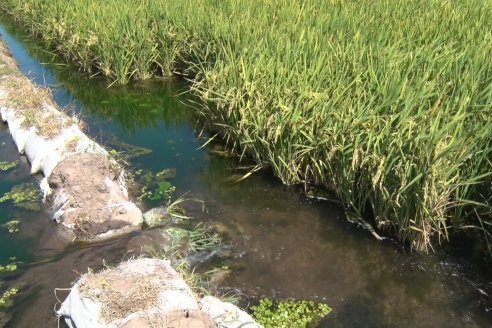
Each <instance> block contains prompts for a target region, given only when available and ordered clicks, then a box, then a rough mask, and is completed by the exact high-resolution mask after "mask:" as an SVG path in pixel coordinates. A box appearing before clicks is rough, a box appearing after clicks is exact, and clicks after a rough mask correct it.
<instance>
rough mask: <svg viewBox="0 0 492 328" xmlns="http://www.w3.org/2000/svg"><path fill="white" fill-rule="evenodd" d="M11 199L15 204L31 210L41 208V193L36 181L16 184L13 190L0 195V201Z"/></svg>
mask: <svg viewBox="0 0 492 328" xmlns="http://www.w3.org/2000/svg"><path fill="white" fill-rule="evenodd" d="M6 201H11V202H12V203H13V204H14V206H16V207H20V208H23V209H26V210H29V211H39V210H41V194H40V190H39V188H38V187H37V186H36V185H35V184H34V183H23V184H20V185H16V186H14V187H13V188H12V190H11V191H9V192H7V193H5V194H4V195H3V196H2V197H0V203H3V202H6Z"/></svg>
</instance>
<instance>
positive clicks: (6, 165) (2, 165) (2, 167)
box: [0, 161, 17, 171]
mask: <svg viewBox="0 0 492 328" xmlns="http://www.w3.org/2000/svg"><path fill="white" fill-rule="evenodd" d="M16 166H17V161H14V162H6V161H3V162H0V171H8V170H10V169H11V168H13V167H16Z"/></svg>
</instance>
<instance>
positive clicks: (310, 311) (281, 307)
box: [251, 298, 331, 328]
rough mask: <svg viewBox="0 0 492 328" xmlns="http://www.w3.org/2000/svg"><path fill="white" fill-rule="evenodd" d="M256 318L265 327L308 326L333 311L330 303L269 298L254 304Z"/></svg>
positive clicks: (298, 327) (252, 308)
mask: <svg viewBox="0 0 492 328" xmlns="http://www.w3.org/2000/svg"><path fill="white" fill-rule="evenodd" d="M251 310H252V311H253V316H254V318H255V319H256V320H257V321H258V323H259V324H261V325H263V326H264V327H265V328H289V327H295V328H306V327H312V325H314V324H315V323H316V322H318V321H319V320H320V319H322V318H323V317H324V316H326V315H328V314H329V313H330V312H331V309H330V307H329V306H328V305H326V304H323V303H315V302H313V301H295V300H285V301H272V300H270V299H268V298H264V299H262V300H260V304H258V305H256V306H252V307H251Z"/></svg>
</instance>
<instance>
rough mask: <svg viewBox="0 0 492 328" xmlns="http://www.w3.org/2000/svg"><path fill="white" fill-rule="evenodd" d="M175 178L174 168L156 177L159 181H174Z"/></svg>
mask: <svg viewBox="0 0 492 328" xmlns="http://www.w3.org/2000/svg"><path fill="white" fill-rule="evenodd" d="M175 177H176V169H174V168H171V169H164V170H162V171H160V172H158V173H157V174H156V175H155V178H156V179H157V181H162V180H167V179H174V178H175Z"/></svg>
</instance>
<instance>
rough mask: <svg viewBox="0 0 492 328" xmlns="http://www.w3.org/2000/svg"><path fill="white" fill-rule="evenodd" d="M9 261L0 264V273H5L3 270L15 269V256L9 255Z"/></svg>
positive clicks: (12, 270)
mask: <svg viewBox="0 0 492 328" xmlns="http://www.w3.org/2000/svg"><path fill="white" fill-rule="evenodd" d="M9 260H10V263H9V264H7V265H5V266H3V265H0V273H5V272H14V271H16V270H17V262H16V258H15V257H11V258H10V259H9Z"/></svg>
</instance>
